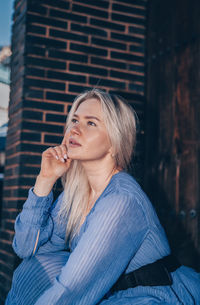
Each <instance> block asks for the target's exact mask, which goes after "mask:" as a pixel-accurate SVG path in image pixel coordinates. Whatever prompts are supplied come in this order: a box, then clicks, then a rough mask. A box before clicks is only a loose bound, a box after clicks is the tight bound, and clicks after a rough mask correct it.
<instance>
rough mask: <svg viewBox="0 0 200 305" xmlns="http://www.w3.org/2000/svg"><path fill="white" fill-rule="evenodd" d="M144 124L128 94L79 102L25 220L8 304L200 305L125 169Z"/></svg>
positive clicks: (47, 155)
mask: <svg viewBox="0 0 200 305" xmlns="http://www.w3.org/2000/svg"><path fill="white" fill-rule="evenodd" d="M135 125H136V124H135V116H134V113H133V111H132V109H131V108H130V107H129V106H128V105H127V104H126V103H125V102H124V101H122V99H121V98H120V97H117V96H110V95H109V94H107V93H105V92H103V91H100V90H97V89H94V90H91V91H88V92H86V93H83V94H81V95H80V96H78V97H77V99H76V100H75V102H74V104H73V106H72V109H71V111H70V114H69V116H68V119H67V128H66V133H65V136H64V139H63V142H62V144H61V145H60V146H56V147H51V148H48V149H47V150H46V151H45V152H44V153H43V154H42V162H41V170H40V174H39V175H38V177H37V179H36V183H35V186H34V188H33V189H31V190H30V191H29V196H28V199H27V201H26V202H25V204H24V207H23V210H22V212H21V213H20V214H19V216H18V217H17V219H16V224H15V231H16V232H15V237H14V241H13V247H14V250H15V252H16V253H17V255H18V256H19V257H21V258H23V261H22V263H21V264H20V265H19V267H18V268H17V269H16V271H15V273H14V277H13V284H12V288H11V291H10V292H9V294H8V297H7V300H6V305H32V304H35V305H72V304H73V305H95V304H101V305H114V304H115V305H139V304H142V305H144V304H148V305H151V304H153V305H155V304H162V305H164V304H165V305H169V304H171V305H172V304H173V305H175V304H177V305H178V304H179V305H181V304H182V305H183V304H185V305H190V304H193V305H194V304H196V305H197V304H200V275H199V274H198V273H196V272H195V271H193V270H192V269H190V268H187V267H184V266H180V265H179V263H178V262H177V261H176V260H175V258H173V257H172V256H171V255H170V249H169V245H168V242H167V239H166V236H165V233H164V231H163V228H162V226H161V225H160V223H159V220H158V218H157V215H156V213H155V211H154V209H153V207H152V205H151V203H150V202H149V200H148V198H147V196H146V195H145V194H144V192H143V191H142V189H141V188H140V186H139V185H138V184H137V182H136V181H135V180H134V178H132V177H131V176H130V175H129V174H127V173H126V172H125V169H126V168H127V165H128V164H129V162H130V160H131V155H132V151H133V147H134V144H135V135H136V127H135ZM61 176H62V177H63V185H64V191H63V192H62V194H61V195H60V196H59V198H58V199H57V200H56V202H54V203H53V204H52V201H53V195H52V191H51V190H52V187H53V185H54V183H55V182H56V180H57V179H58V178H59V177H61Z"/></svg>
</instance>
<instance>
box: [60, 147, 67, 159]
mask: <svg viewBox="0 0 200 305" xmlns="http://www.w3.org/2000/svg"><path fill="white" fill-rule="evenodd" d="M60 148H61V150H62V156H63V159H64V160H67V146H66V145H65V144H61V145H60Z"/></svg>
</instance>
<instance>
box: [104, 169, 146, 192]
mask: <svg viewBox="0 0 200 305" xmlns="http://www.w3.org/2000/svg"><path fill="white" fill-rule="evenodd" d="M106 193H107V194H108V193H109V194H112V193H113V194H116V195H117V194H119V195H124V196H130V197H132V196H134V197H136V196H137V194H138V195H140V196H142V195H144V191H143V190H142V188H141V186H140V185H139V183H138V182H137V181H136V179H135V178H134V177H133V176H131V175H130V174H128V173H127V172H125V171H121V172H119V173H117V174H115V175H114V176H113V177H112V179H111V181H110V184H109V185H108V189H107V192H106Z"/></svg>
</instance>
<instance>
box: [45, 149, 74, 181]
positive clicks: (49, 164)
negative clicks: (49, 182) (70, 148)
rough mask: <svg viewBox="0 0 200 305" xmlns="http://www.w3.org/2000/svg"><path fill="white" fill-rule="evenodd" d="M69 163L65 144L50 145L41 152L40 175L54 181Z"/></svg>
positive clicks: (65, 169)
mask: <svg viewBox="0 0 200 305" xmlns="http://www.w3.org/2000/svg"><path fill="white" fill-rule="evenodd" d="M70 163H71V160H70V159H68V158H67V147H66V145H64V144H61V145H59V146H55V147H50V148H48V149H47V150H45V151H44V152H43V153H42V162H41V170H40V176H41V177H44V178H52V179H53V180H54V181H56V180H57V179H58V178H60V177H61V176H62V175H63V174H64V173H65V172H66V171H67V170H68V168H69V166H70Z"/></svg>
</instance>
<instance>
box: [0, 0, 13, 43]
mask: <svg viewBox="0 0 200 305" xmlns="http://www.w3.org/2000/svg"><path fill="white" fill-rule="evenodd" d="M13 2H14V1H13V0H0V46H4V45H10V39H11V24H12V11H13Z"/></svg>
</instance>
